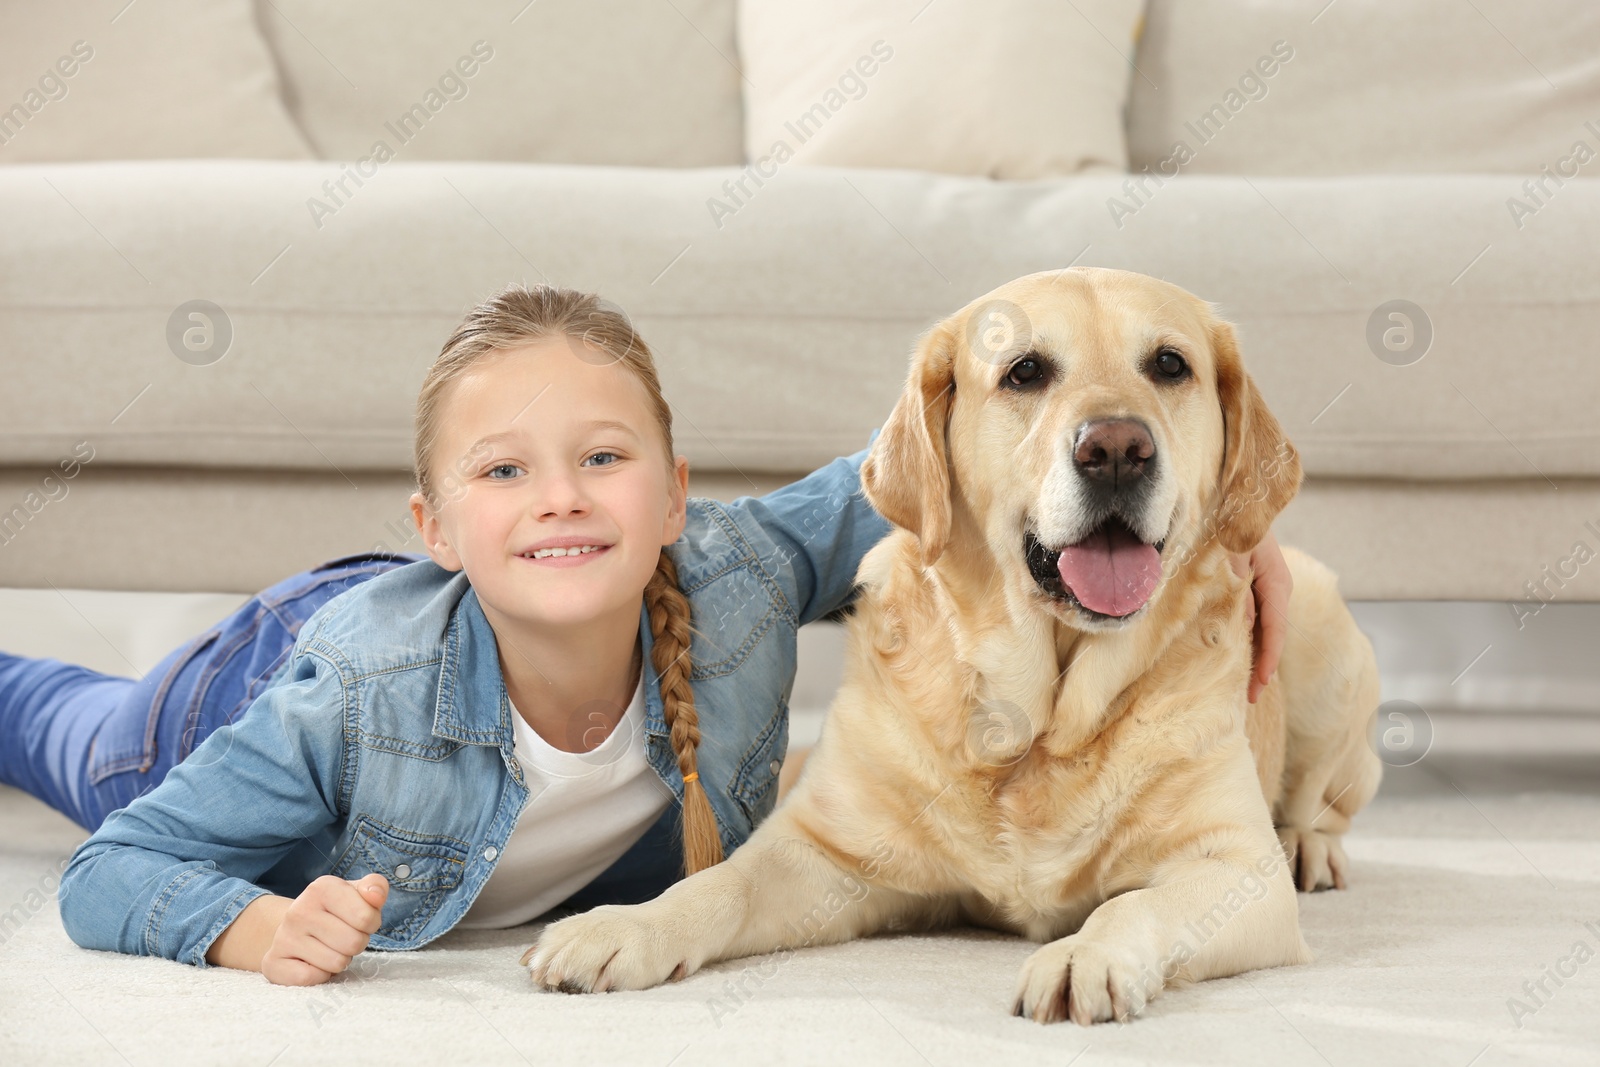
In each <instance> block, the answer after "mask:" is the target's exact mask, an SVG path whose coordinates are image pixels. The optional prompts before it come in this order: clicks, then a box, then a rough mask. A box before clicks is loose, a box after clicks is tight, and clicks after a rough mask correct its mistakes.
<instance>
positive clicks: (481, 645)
mask: <svg viewBox="0 0 1600 1067" xmlns="http://www.w3.org/2000/svg"><path fill="white" fill-rule="evenodd" d="M639 640H640V644H641V654H642V657H643V661H644V666H643V671H644V708H645V732H646V733H648V734H651V735H653V736H657V737H665V736H666V735H667V724H666V717H665V714H664V712H663V711H662V707H661V678H660V676H659V675H658V674H657V673H656V669H655V664H654V663H653V662H652V661H651V658H650V649H651V646H652V644H653V643H654V642H653V638H652V636H651V633H650V611H649V608H648V606H647V605H640V608H639ZM433 732H434V734H435V735H436V736H438V737H445V738H449V739H451V740H453V741H460V742H462V743H463V744H468V745H498V746H499V747H501V748H503V749H507V750H510V749H512V748H514V747H515V743H516V742H515V734H514V733H513V732H512V724H511V701H510V698H509V697H508V695H507V694H506V682H505V676H504V675H502V674H501V673H500V646H499V643H498V642H497V641H496V640H495V636H494V628H493V627H492V626H490V625H489V619H488V617H487V616H485V615H484V613H483V605H482V604H480V603H479V602H478V593H477V590H475V589H473V588H472V587H471V586H470V585H469V586H468V587H467V591H466V593H465V594H463V595H462V597H461V601H460V603H458V604H457V605H456V610H455V611H453V612H451V615H450V625H449V626H448V627H447V628H446V629H445V636H444V662H443V664H442V665H441V666H440V669H439V692H438V696H437V698H436V699H435V701H434V713H433Z"/></svg>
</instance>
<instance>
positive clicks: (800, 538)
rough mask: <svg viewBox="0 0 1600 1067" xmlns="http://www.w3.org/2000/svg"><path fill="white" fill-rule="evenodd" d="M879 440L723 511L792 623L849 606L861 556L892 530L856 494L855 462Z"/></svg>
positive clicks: (873, 436) (863, 497)
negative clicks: (786, 603) (788, 604)
mask: <svg viewBox="0 0 1600 1067" xmlns="http://www.w3.org/2000/svg"><path fill="white" fill-rule="evenodd" d="M877 436H878V431H877V430H873V431H872V434H871V436H870V437H868V438H867V447H866V448H863V449H862V450H861V451H859V452H857V453H855V454H854V455H850V456H841V457H840V458H838V459H836V460H834V461H833V462H831V463H829V464H827V465H826V466H823V467H820V468H818V469H817V470H815V471H813V472H811V473H810V474H808V475H806V476H805V477H804V478H801V479H800V480H799V481H797V482H794V483H792V484H790V485H786V486H784V487H783V488H782V489H778V490H775V491H774V492H771V493H768V494H766V495H765V496H759V497H751V496H742V497H739V498H738V499H737V500H734V501H733V502H732V503H730V504H729V505H728V509H729V511H730V512H732V513H733V514H734V516H735V518H736V519H737V520H738V521H739V522H740V523H741V524H742V525H744V526H746V528H747V533H748V536H749V539H750V541H751V544H752V546H753V547H754V548H755V551H756V555H757V557H758V559H759V560H760V562H761V565H762V567H763V569H765V570H766V571H767V573H768V574H769V575H771V576H772V578H773V579H774V580H775V581H776V582H777V583H778V585H779V587H780V588H781V589H783V591H784V594H785V595H786V596H789V597H791V598H792V599H793V607H794V612H795V616H796V624H797V625H802V626H803V625H804V624H806V623H808V622H812V621H814V620H816V619H820V618H822V617H823V616H824V615H827V614H828V613H829V612H831V611H835V610H837V609H838V608H841V607H843V606H845V605H846V604H848V603H849V602H850V600H851V599H852V598H853V596H854V587H855V579H856V571H857V570H858V569H859V568H860V566H861V559H862V557H863V556H865V555H866V554H867V552H868V550H869V549H871V548H872V546H873V545H875V544H877V543H878V542H879V541H881V540H882V539H883V538H884V536H885V535H886V534H888V533H889V531H890V530H892V529H893V527H892V526H891V525H890V524H889V521H888V520H887V519H885V518H884V517H883V516H882V515H879V514H878V512H877V511H876V510H875V509H874V508H873V507H872V505H871V503H869V502H868V501H867V498H866V494H865V493H863V492H862V491H861V464H862V463H863V462H864V461H865V460H866V458H867V453H868V452H869V451H871V447H872V442H873V441H874V440H876V439H877ZM752 527H753V529H751V528H752Z"/></svg>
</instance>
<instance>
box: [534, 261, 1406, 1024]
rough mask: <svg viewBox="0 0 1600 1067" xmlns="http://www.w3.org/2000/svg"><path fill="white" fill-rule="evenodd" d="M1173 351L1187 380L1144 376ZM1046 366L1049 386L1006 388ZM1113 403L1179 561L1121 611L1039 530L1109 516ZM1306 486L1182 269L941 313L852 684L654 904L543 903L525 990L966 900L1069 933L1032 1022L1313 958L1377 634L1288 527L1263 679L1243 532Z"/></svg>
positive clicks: (1080, 531)
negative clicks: (714, 859)
mask: <svg viewBox="0 0 1600 1067" xmlns="http://www.w3.org/2000/svg"><path fill="white" fill-rule="evenodd" d="M996 301H1001V302H1002V303H996ZM997 309H1000V311H999V313H1000V315H1001V318H999V319H996V320H995V321H996V324H998V326H1001V327H1007V328H1008V329H1009V333H1008V332H1006V331H1005V330H1002V331H1001V334H1002V335H1001V336H1000V340H999V341H998V342H995V341H994V337H993V335H991V334H985V333H983V331H985V330H988V329H989V327H990V325H991V324H990V323H989V322H988V321H986V320H987V318H989V317H993V316H995V315H996V314H997ZM1019 312H1020V314H1019ZM1007 319H1009V322H1007V321H1006V320H1007ZM980 336H982V337H983V338H984V340H983V342H982V343H981V344H978V343H975V342H974V341H973V338H976V337H980ZM991 349H992V351H991ZM1164 350H1170V351H1172V352H1174V353H1176V354H1177V355H1179V356H1180V357H1181V358H1182V359H1183V360H1184V361H1186V362H1187V364H1188V366H1189V369H1190V372H1191V373H1190V376H1189V377H1188V378H1187V379H1185V380H1182V381H1176V382H1175V381H1169V380H1166V379H1164V378H1162V377H1161V376H1160V375H1159V374H1157V373H1156V372H1155V371H1153V370H1152V362H1151V361H1152V360H1153V359H1154V358H1155V354H1156V353H1158V352H1161V351H1164ZM1029 356H1031V357H1033V358H1035V360H1036V364H1035V365H1037V362H1040V361H1042V362H1043V363H1045V364H1046V365H1047V366H1048V367H1049V369H1050V374H1049V375H1048V377H1047V379H1046V380H1044V381H1043V383H1042V384H1035V385H1034V386H1033V387H1031V388H1020V389H1018V388H1009V387H1007V386H1008V379H1009V376H1010V375H1011V374H1012V373H1017V372H1016V371H1015V368H1016V366H1017V365H1018V363H1019V361H1020V360H1022V359H1024V358H1027V357H1029ZM1162 365H1163V366H1166V367H1169V368H1170V367H1171V366H1172V363H1171V361H1170V358H1168V359H1165V360H1164V362H1163V364H1162ZM1024 374H1025V372H1024ZM1036 382H1037V379H1036ZM1108 417H1132V418H1137V419H1139V420H1141V421H1142V422H1143V423H1144V424H1145V425H1147V426H1148V428H1149V430H1150V437H1151V440H1152V443H1153V446H1154V448H1155V456H1156V459H1157V460H1158V462H1155V463H1153V464H1152V466H1151V468H1150V469H1149V471H1148V472H1147V474H1146V475H1145V478H1144V480H1143V486H1142V489H1141V495H1139V496H1137V497H1135V498H1131V499H1132V501H1133V502H1132V503H1128V502H1124V505H1125V506H1123V508H1122V516H1121V517H1122V518H1123V519H1124V520H1126V524H1127V525H1128V527H1129V528H1130V529H1132V530H1133V531H1134V532H1135V533H1137V534H1138V536H1139V539H1140V540H1142V541H1145V542H1146V543H1149V544H1155V545H1157V547H1158V549H1159V550H1160V553H1161V556H1160V559H1161V578H1160V581H1159V584H1158V585H1157V586H1156V588H1155V591H1154V593H1153V595H1152V596H1151V597H1150V599H1149V601H1148V602H1147V603H1145V604H1144V605H1143V607H1141V608H1139V609H1138V610H1136V611H1134V612H1132V614H1130V615H1127V616H1123V617H1120V618H1119V617H1113V616H1111V615H1103V614H1097V613H1095V612H1092V611H1090V610H1089V609H1088V608H1086V607H1084V606H1082V605H1081V604H1079V603H1078V602H1077V601H1076V599H1075V598H1074V597H1073V596H1072V595H1071V594H1070V592H1068V593H1065V594H1063V592H1062V590H1061V589H1060V588H1059V587H1058V588H1056V589H1055V590H1054V591H1053V592H1052V591H1051V590H1050V589H1048V588H1047V587H1046V586H1047V580H1046V579H1043V578H1041V577H1038V576H1037V575H1038V574H1039V572H1038V571H1033V572H1031V571H1030V567H1029V565H1028V560H1027V558H1026V556H1027V554H1028V552H1029V551H1031V550H1032V549H1030V548H1028V547H1026V546H1025V539H1027V538H1029V537H1030V536H1031V541H1026V544H1027V545H1034V546H1037V545H1041V544H1042V545H1048V546H1062V545H1066V544H1070V543H1072V542H1074V541H1076V540H1079V539H1081V538H1083V537H1084V535H1085V534H1086V533H1087V532H1088V531H1089V530H1090V529H1091V528H1093V527H1094V526H1095V524H1096V523H1097V522H1099V521H1100V520H1101V518H1103V516H1102V515H1097V514H1095V513H1093V512H1094V508H1095V507H1096V506H1099V505H1091V503H1090V501H1089V498H1088V496H1087V495H1086V494H1085V491H1084V489H1083V482H1082V476H1081V474H1080V472H1079V471H1077V470H1075V469H1074V463H1073V451H1074V442H1075V440H1077V439H1078V437H1079V434H1080V430H1081V428H1083V427H1084V426H1086V425H1087V424H1088V423H1090V422H1091V421H1092V420H1097V419H1103V418H1108ZM1300 478H1301V471H1300V462H1299V457H1298V454H1297V453H1296V452H1295V450H1294V448H1293V446H1292V445H1291V444H1290V443H1289V442H1288V440H1287V438H1286V437H1285V436H1284V434H1283V431H1282V429H1281V427H1280V426H1279V424H1278V421H1277V420H1276V419H1275V418H1274V417H1273V415H1272V413H1271V412H1270V411H1269V410H1268V409H1267V407H1266V405H1265V404H1264V403H1263V401H1262V399H1261V395H1260V393H1259V392H1257V390H1256V387H1255V384H1254V382H1253V381H1252V380H1251V378H1250V376H1249V375H1248V374H1247V373H1245V370H1244V367H1243V366H1242V364H1241V362H1240V358H1239V353H1238V349H1237V346H1236V343H1235V335H1234V330H1233V328H1232V327H1231V326H1230V325H1229V324H1228V323H1226V322H1224V321H1222V320H1221V319H1219V318H1218V317H1217V316H1216V314H1215V313H1214V311H1213V309H1212V307H1211V306H1210V305H1209V304H1207V303H1205V302H1203V301H1201V300H1199V299H1197V298H1196V297H1194V296H1192V295H1191V294H1189V293H1187V292H1185V291H1184V290H1182V289H1179V288H1177V287H1175V286H1172V285H1169V284H1166V283H1164V282H1161V281H1158V280H1156V279H1153V278H1148V277H1145V276H1142V275H1137V274H1130V273H1126V272H1121V271H1110V270H1091V269H1071V270H1065V271H1056V272H1050V273H1044V274H1037V275H1032V276H1029V277H1026V278H1022V279H1019V280H1017V281H1015V282H1012V283H1011V284H1009V285H1006V286H1004V287H1002V288H1001V289H998V290H996V291H995V292H994V293H991V294H989V295H988V296H986V297H984V298H981V299H980V300H977V301H974V302H973V303H972V304H970V305H968V306H967V307H966V308H964V309H962V310H961V311H959V312H957V313H956V314H955V315H953V316H951V317H950V318H949V319H946V320H945V321H943V322H941V323H940V324H939V325H937V326H936V327H934V328H933V329H932V330H931V331H930V332H929V333H928V334H927V335H926V336H925V337H924V338H923V340H922V341H921V343H920V346H919V348H918V351H917V352H916V355H915V357H914V359H913V363H912V368H911V373H910V376H909V378H908V381H907V383H906V388H905V392H904V395H903V396H902V397H901V399H900V401H899V403H898V405H897V406H896V407H895V409H894V411H893V412H892V414H891V415H890V417H889V419H888V422H887V423H886V424H885V426H884V428H883V432H882V433H881V435H880V436H879V439H878V441H877V442H876V445H875V447H874V450H873V451H872V453H871V454H870V455H869V457H868V459H867V462H866V464H865V465H864V467H863V469H862V482H863V486H864V489H865V491H866V493H867V494H868V497H869V499H870V500H871V501H872V503H873V505H874V506H875V507H876V508H877V510H878V511H879V512H881V513H882V514H883V515H884V516H885V517H886V518H888V519H889V520H890V521H891V522H893V523H894V524H895V526H897V527H898V529H897V530H895V531H894V532H893V533H891V534H890V535H889V536H888V537H887V538H885V539H884V540H883V541H882V542H881V543H879V544H878V545H877V546H876V547H875V548H873V549H872V550H871V551H870V552H869V553H868V554H867V556H866V558H865V559H864V560H863V562H862V565H861V569H860V572H859V580H860V582H861V584H862V586H863V590H862V593H861V595H860V597H859V599H858V600H857V603H856V606H855V610H854V613H853V615H852V616H851V617H850V619H849V620H848V627H849V639H850V645H849V653H848V656H849V658H848V662H847V667H846V673H845V679H844V684H843V687H842V688H841V689H840V691H839V693H838V695H837V697H836V698H835V700H834V703H833V706H832V708H831V709H830V712H829V715H828V718H827V721H826V724H825V726H824V728H823V733H822V737H821V740H820V742H819V743H818V746H817V748H816V750H815V752H814V753H813V754H812V755H811V757H810V759H809V760H808V761H807V764H806V767H805V771H804V774H803V775H802V776H801V777H800V779H799V781H798V783H797V784H796V785H795V787H794V790H793V792H792V793H790V795H788V796H787V797H786V798H784V800H783V801H782V802H781V803H780V804H779V805H778V807H777V809H776V810H775V811H774V813H773V814H772V815H771V816H770V817H769V818H768V819H767V820H766V821H765V822H763V823H762V824H761V825H760V826H759V827H757V829H756V830H755V832H754V833H753V834H752V836H751V837H750V839H749V841H748V842H746V843H745V844H744V845H743V846H742V847H741V848H739V849H738V850H737V851H736V852H735V853H734V854H733V855H732V856H731V857H730V858H729V859H728V860H727V861H725V862H723V863H721V864H719V865H717V866H715V867H712V868H709V869H707V870H705V871H702V872H700V873H698V874H696V875H694V876H692V877H690V878H687V879H685V880H683V881H681V882H679V883H678V884H676V885H674V886H673V887H672V888H670V889H668V890H667V891H666V892H665V893H663V894H662V895H661V896H660V897H659V898H657V899H656V900H653V901H650V902H648V903H645V904H639V905H630V906H605V907H599V908H596V909H594V910H592V911H589V912H587V913H584V914H581V915H575V916H572V917H570V918H567V919H563V920H561V921H559V922H556V923H553V924H552V925H550V926H549V927H547V928H546V929H545V930H544V932H543V935H542V936H541V937H540V939H539V942H538V944H537V945H535V946H534V947H533V948H531V949H529V951H528V954H527V955H526V956H524V957H523V962H524V963H526V964H528V965H529V967H530V969H531V972H532V977H533V980H534V982H535V983H536V984H538V985H540V986H543V987H547V988H553V989H556V988H558V989H562V990H565V991H569V992H576V991H584V992H587V991H600V990H613V989H640V988H644V987H648V986H651V985H655V984H657V983H660V982H663V981H667V980H669V979H677V978H681V977H683V976H684V975H687V974H692V973H693V972H695V971H696V970H698V969H700V968H701V967H702V966H704V965H705V964H707V963H709V962H713V961H716V960H723V959H729V958H733V957H739V956H746V955H751V954H755V953H767V952H773V951H777V950H785V949H790V948H794V947H799V946H802V945H811V944H823V943H830V942H839V941H844V940H848V939H850V938H855V937H861V936H863V935H867V934H870V933H873V932H876V931H883V930H899V929H912V928H923V929H926V928H931V927H936V926H940V925H947V924H952V923H960V922H967V923H974V924H979V925H984V926H990V927H995V928H998V929H1001V930H1006V931H1012V932H1015V933H1018V934H1021V935H1023V936H1025V937H1028V938H1030V939H1033V940H1035V941H1039V942H1045V944H1044V946H1043V947H1042V948H1040V949H1038V950H1037V951H1035V952H1034V953H1033V954H1032V956H1030V957H1029V958H1028V960H1027V961H1026V962H1025V963H1024V965H1023V967H1022V971H1021V975H1020V977H1019V980H1018V982H1017V985H1016V989H1015V992H1014V995H1013V997H1012V998H1011V1000H1010V1001H1009V1002H1008V1006H1009V1007H1010V1008H1011V1010H1012V1011H1013V1012H1014V1013H1015V1014H1019V1015H1026V1016H1029V1017H1032V1018H1034V1019H1036V1020H1039V1021H1041V1022H1048V1021H1054V1020H1058V1019H1062V1018H1071V1019H1073V1020H1074V1021H1076V1022H1079V1023H1090V1022H1095V1021H1102V1020H1109V1019H1119V1020H1121V1019H1126V1018H1128V1017H1130V1016H1131V1015H1134V1014H1136V1013H1137V1012H1138V1011H1139V1010H1140V1009H1141V1008H1142V1007H1143V1006H1144V1004H1145V1003H1146V1002H1147V1001H1148V1000H1149V999H1150V998H1152V997H1154V996H1156V995H1157V994H1158V993H1159V992H1160V991H1161V990H1162V988H1163V987H1164V986H1170V985H1173V984H1175V983H1185V982H1190V981H1198V980H1201V979H1205V978H1210V977H1215V976H1221V975H1230V974H1235V973H1238V972H1240V971H1245V970H1249V969H1252V968H1257V967H1273V966H1278V965H1282V964H1290V963H1301V962H1306V961H1309V960H1310V959H1311V954H1310V950H1309V949H1308V947H1307V946H1306V944H1305V941H1304V940H1303V939H1302V938H1301V936H1300V931H1299V924H1298V903H1297V899H1296V895H1295V889H1296V885H1297V882H1298V886H1299V888H1301V889H1308V890H1309V889H1318V888H1325V887H1331V886H1338V887H1341V888H1342V887H1343V886H1344V884H1345V872H1346V861H1345V857H1344V853H1343V850H1342V849H1341V848H1340V843H1339V841H1340V835H1342V834H1343V833H1344V832H1345V831H1346V830H1347V829H1348V827H1349V823H1350V817H1351V816H1352V815H1354V814H1355V812H1356V811H1357V810H1359V809H1360V808H1361V807H1362V806H1363V805H1364V804H1366V803H1367V801H1368V800H1369V799H1371V797H1372V795H1373V793H1374V792H1375V791H1376V789H1377V786H1378V779H1379V773H1380V770H1381V765H1380V763H1379V761H1378V760H1377V757H1376V756H1375V754H1374V753H1373V752H1372V751H1371V750H1370V749H1369V747H1368V746H1367V744H1366V741H1365V730H1366V727H1367V724H1368V720H1369V716H1370V715H1371V713H1372V711H1373V709H1374V708H1375V707H1376V705H1377V701H1378V681H1377V669H1376V664H1375V662H1374V657H1373V653H1372V647H1371V645H1370V644H1369V643H1368V641H1367V639H1366V638H1365V636H1364V635H1363V634H1362V633H1361V631H1360V630H1358V629H1357V628H1356V625H1355V623H1354V620H1353V619H1352V618H1351V616H1350V613H1349V611H1348V610H1347V609H1346V607H1345V605H1344V603H1343V601H1342V600H1341V599H1340V597H1339V594H1338V592H1337V589H1336V587H1335V579H1334V576H1333V574H1332V573H1330V572H1329V571H1328V570H1327V569H1326V568H1325V567H1323V566H1322V565H1321V564H1319V563H1317V562H1316V561H1315V560H1312V559H1310V558H1309V557H1307V556H1305V555H1304V554H1302V553H1299V552H1296V551H1294V550H1292V549H1285V550H1284V555H1285V558H1286V559H1287V560H1288V563H1289V567H1290V572H1291V574H1292V575H1293V578H1294V590H1293V595H1292V597H1291V600H1290V609H1289V618H1288V637H1287V642H1286V645H1285V648H1284V651H1283V656H1282V660H1281V665H1280V667H1279V670H1278V672H1277V674H1276V675H1275V676H1274V678H1273V680H1272V682H1271V683H1270V684H1268V685H1267V687H1266V689H1265V690H1264V691H1263V693H1262V694H1261V697H1260V699H1259V701H1258V702H1257V703H1255V704H1251V703H1249V702H1248V701H1247V699H1246V687H1247V679H1248V675H1249V673H1250V669H1251V668H1250V664H1251V633H1250V627H1249V619H1248V612H1249V604H1248V602H1247V601H1248V598H1250V597H1251V591H1250V585H1249V582H1248V580H1246V579H1244V578H1241V577H1239V576H1238V575H1236V574H1235V573H1234V572H1233V570H1232V568H1231V567H1230V565H1229V560H1228V554H1229V553H1230V552H1233V553H1239V552H1247V551H1249V550H1250V549H1251V548H1252V547H1253V546H1254V545H1255V544H1256V543H1257V542H1258V541H1259V540H1260V539H1261V538H1262V537H1263V536H1264V535H1265V534H1266V533H1267V532H1268V529H1269V527H1270V524H1271V522H1272V520H1273V518H1274V517H1275V516H1276V514H1277V513H1278V512H1279V511H1280V510H1281V509H1282V508H1283V506H1284V505H1285V504H1287V503H1288V501H1289V500H1290V499H1291V498H1292V496H1293V495H1294V493H1295V492H1296V490H1297V489H1298V487H1299V484H1300ZM1102 510H1103V508H1102ZM1050 551H1051V552H1052V555H1051V558H1052V559H1053V558H1054V557H1053V552H1054V550H1053V549H1052V550H1050ZM1051 566H1053V564H1051ZM1275 825H1276V828H1277V829H1276V833H1275V832H1274V826H1275Z"/></svg>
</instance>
